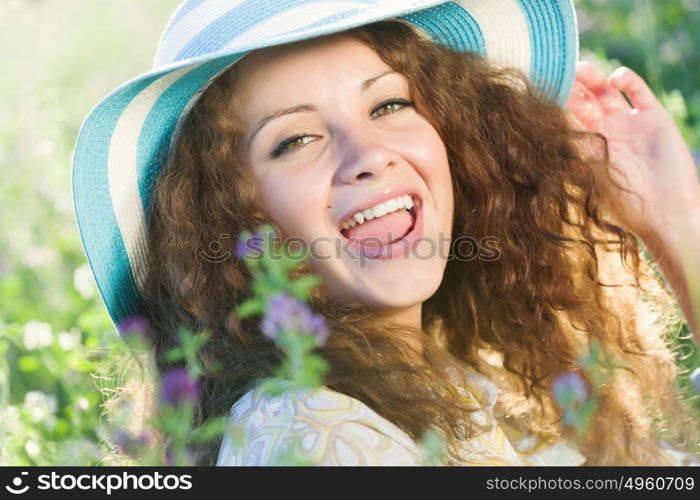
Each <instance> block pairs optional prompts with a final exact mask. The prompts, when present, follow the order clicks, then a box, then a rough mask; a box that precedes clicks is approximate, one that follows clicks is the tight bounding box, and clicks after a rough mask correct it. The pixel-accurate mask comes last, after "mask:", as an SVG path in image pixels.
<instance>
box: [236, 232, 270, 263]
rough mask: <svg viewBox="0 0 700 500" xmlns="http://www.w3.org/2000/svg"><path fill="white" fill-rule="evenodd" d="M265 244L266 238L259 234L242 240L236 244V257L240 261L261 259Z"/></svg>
mask: <svg viewBox="0 0 700 500" xmlns="http://www.w3.org/2000/svg"><path fill="white" fill-rule="evenodd" d="M264 243H265V238H264V237H263V236H262V235H260V234H257V233H256V234H254V235H252V236H249V237H248V238H240V239H239V240H238V242H237V243H236V252H235V253H236V256H237V257H238V258H240V259H243V258H245V257H260V256H261V255H262V254H263V245H264Z"/></svg>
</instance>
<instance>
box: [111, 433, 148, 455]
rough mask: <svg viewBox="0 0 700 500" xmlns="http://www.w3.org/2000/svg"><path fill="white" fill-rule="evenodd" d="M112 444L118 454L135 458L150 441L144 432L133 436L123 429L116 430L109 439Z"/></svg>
mask: <svg viewBox="0 0 700 500" xmlns="http://www.w3.org/2000/svg"><path fill="white" fill-rule="evenodd" d="M111 441H112V443H113V444H114V445H115V446H116V447H117V450H119V453H120V454H122V455H128V456H131V457H137V456H139V454H140V453H141V452H142V451H143V450H144V449H145V448H146V447H147V446H148V445H149V443H150V440H149V438H148V435H147V434H146V433H145V432H142V433H141V434H139V435H137V436H134V435H133V434H131V433H130V432H127V431H125V430H124V429H119V430H117V431H116V432H115V433H114V434H112V437H111Z"/></svg>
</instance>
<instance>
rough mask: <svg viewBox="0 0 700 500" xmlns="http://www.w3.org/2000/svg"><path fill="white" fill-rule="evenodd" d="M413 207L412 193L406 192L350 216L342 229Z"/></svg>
mask: <svg viewBox="0 0 700 500" xmlns="http://www.w3.org/2000/svg"><path fill="white" fill-rule="evenodd" d="M412 207H413V198H412V197H411V195H410V194H404V195H402V196H397V197H396V198H394V199H391V200H388V201H385V202H383V203H380V204H379V205H375V206H374V207H372V208H368V209H367V210H363V211H362V212H357V213H356V214H354V215H353V216H352V217H349V218H348V219H347V220H346V221H345V222H343V224H342V225H341V226H340V229H341V230H343V229H348V228H350V227H355V226H356V225H357V224H363V223H364V222H365V221H366V220H372V219H374V218H375V217H381V216H382V215H386V214H388V213H391V212H395V211H397V210H401V209H402V208H405V209H406V210H410V209H411V208H412Z"/></svg>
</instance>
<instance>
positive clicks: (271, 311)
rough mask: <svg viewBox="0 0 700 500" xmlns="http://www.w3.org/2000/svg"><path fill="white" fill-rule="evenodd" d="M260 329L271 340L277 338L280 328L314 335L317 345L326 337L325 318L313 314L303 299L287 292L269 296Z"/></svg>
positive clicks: (323, 341) (324, 340)
mask: <svg viewBox="0 0 700 500" xmlns="http://www.w3.org/2000/svg"><path fill="white" fill-rule="evenodd" d="M261 329H262V332H263V334H264V335H265V336H266V337H268V338H270V339H272V340H275V339H277V337H278V335H279V333H280V331H282V330H296V331H297V332H298V333H300V334H302V335H314V336H315V337H316V345H318V346H321V345H323V344H325V343H326V340H327V339H328V326H327V325H326V320H325V318H324V317H323V316H321V315H319V314H314V313H313V312H312V311H311V310H310V309H309V307H308V306H307V305H306V302H304V301H303V300H300V299H297V298H296V297H293V296H291V295H289V294H287V293H278V294H275V295H273V296H272V297H270V299H269V300H268V302H267V307H266V309H265V316H264V317H263V320H262V325H261Z"/></svg>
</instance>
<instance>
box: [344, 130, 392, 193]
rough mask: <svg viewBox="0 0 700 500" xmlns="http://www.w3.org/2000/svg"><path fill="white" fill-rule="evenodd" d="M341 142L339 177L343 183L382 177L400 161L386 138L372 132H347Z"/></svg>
mask: <svg viewBox="0 0 700 500" xmlns="http://www.w3.org/2000/svg"><path fill="white" fill-rule="evenodd" d="M340 141H341V147H340V151H341V158H340V164H339V166H338V171H337V177H338V180H340V181H341V182H343V183H350V184H352V183H354V182H357V181H358V180H362V179H365V178H371V177H381V176H382V175H384V174H385V172H386V171H387V170H389V169H390V168H392V167H395V166H396V165H397V164H398V162H399V160H400V157H399V155H398V153H397V152H396V151H395V150H394V149H392V148H391V147H389V145H388V144H387V143H386V140H385V138H383V137H380V136H377V135H376V132H374V133H373V132H372V131H371V130H357V129H356V130H354V131H345V132H344V133H343V134H341V139H340Z"/></svg>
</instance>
